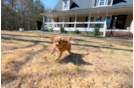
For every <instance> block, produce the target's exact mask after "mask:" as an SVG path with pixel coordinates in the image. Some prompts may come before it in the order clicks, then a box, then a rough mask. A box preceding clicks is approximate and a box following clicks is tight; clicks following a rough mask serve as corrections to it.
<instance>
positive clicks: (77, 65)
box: [75, 56, 81, 71]
mask: <svg viewBox="0 0 134 88" xmlns="http://www.w3.org/2000/svg"><path fill="white" fill-rule="evenodd" d="M75 60H76V66H75V71H80V70H81V67H80V66H79V62H78V56H77V59H75Z"/></svg>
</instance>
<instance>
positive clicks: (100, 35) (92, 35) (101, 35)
mask: <svg viewBox="0 0 134 88" xmlns="http://www.w3.org/2000/svg"><path fill="white" fill-rule="evenodd" d="M86 36H89V37H90V36H91V37H95V35H94V34H87V35H86ZM96 37H103V34H99V35H97V36H96Z"/></svg>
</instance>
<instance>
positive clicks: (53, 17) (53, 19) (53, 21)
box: [53, 16, 55, 29]
mask: <svg viewBox="0 0 134 88" xmlns="http://www.w3.org/2000/svg"><path fill="white" fill-rule="evenodd" d="M54 27H55V25H54V16H53V29H54Z"/></svg>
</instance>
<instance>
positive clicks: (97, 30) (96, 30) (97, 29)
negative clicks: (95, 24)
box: [94, 28, 99, 36]
mask: <svg viewBox="0 0 134 88" xmlns="http://www.w3.org/2000/svg"><path fill="white" fill-rule="evenodd" d="M94 35H95V36H96V35H99V28H95V29H94Z"/></svg>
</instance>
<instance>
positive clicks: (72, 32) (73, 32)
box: [69, 29, 80, 34]
mask: <svg viewBox="0 0 134 88" xmlns="http://www.w3.org/2000/svg"><path fill="white" fill-rule="evenodd" d="M69 33H70V34H80V32H79V31H78V30H77V29H76V30H75V31H69Z"/></svg>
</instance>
